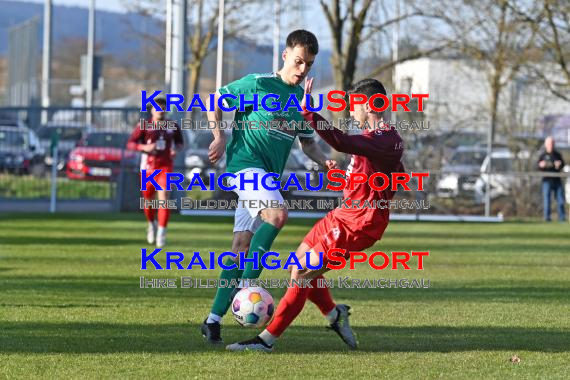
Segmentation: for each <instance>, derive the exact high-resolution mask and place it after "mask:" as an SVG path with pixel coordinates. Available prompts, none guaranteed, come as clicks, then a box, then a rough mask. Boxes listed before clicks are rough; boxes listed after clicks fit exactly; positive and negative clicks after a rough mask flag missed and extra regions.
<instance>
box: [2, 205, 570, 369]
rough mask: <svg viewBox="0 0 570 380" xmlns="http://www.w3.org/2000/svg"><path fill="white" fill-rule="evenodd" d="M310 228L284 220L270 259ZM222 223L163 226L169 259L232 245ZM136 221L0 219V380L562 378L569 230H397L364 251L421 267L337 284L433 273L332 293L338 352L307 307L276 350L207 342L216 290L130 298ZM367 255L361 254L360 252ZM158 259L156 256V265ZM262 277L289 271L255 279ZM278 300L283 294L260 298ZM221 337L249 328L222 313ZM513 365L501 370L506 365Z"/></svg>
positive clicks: (569, 341) (530, 226) (569, 316)
mask: <svg viewBox="0 0 570 380" xmlns="http://www.w3.org/2000/svg"><path fill="white" fill-rule="evenodd" d="M311 223H312V222H309V221H304V222H297V221H290V224H289V225H288V226H287V227H286V228H285V229H284V230H283V232H282V233H281V235H280V236H279V237H278V238H277V241H276V243H275V245H274V247H273V248H274V249H275V250H276V251H280V252H287V251H289V250H290V249H295V248H296V246H297V244H298V243H299V242H300V241H301V239H302V237H303V236H304V234H305V233H306V232H307V231H308V230H309V228H310V226H311ZM231 227H232V223H231V220H229V219H207V218H191V217H178V216H176V217H174V218H173V221H172V222H171V226H170V229H169V243H170V244H169V246H168V248H169V250H173V251H182V252H184V253H191V252H192V251H210V250H214V251H216V252H219V251H223V250H227V249H229V247H230V241H231V233H230V231H231ZM144 238H145V222H144V221H143V217H142V214H141V215H94V216H89V217H87V216H86V215H55V216H53V215H47V214H41V215H40V214H38V215H14V214H11V215H6V214H3V215H0V378H14V377H18V378H30V377H36V378H100V377H104V378H159V377H160V378H162V377H168V378H197V379H202V378H230V377H231V378H234V379H240V378H251V379H265V378H304V379H305V378H307V379H309V378H327V379H354V378H422V379H424V378H446V379H447V378H465V379H472V378H501V379H503V378H548V379H550V378H568V376H569V373H570V370H569V368H570V226H569V225H568V224H556V223H553V224H543V223H538V222H520V223H504V224H451V223H447V224H443V223H441V224H440V223H401V222H400V223H397V222H394V223H393V224H391V225H390V227H389V228H388V230H387V232H386V234H385V237H384V240H383V241H382V242H381V243H379V244H377V245H376V246H375V247H374V248H376V249H377V250H383V251H398V250H403V251H411V250H429V251H430V257H429V258H427V259H425V270H424V271H418V270H411V271H403V270H398V271H392V270H390V271H382V272H381V273H378V272H376V271H373V270H371V269H370V268H366V267H364V266H360V267H359V268H358V270H357V271H354V272H352V273H351V272H350V271H348V270H343V271H341V273H339V274H335V275H334V276H335V277H336V276H338V275H352V276H353V277H355V278H378V277H383V278H393V279H394V278H396V279H400V278H408V279H411V278H417V279H422V278H423V279H430V281H431V287H430V288H429V289H333V295H335V297H336V299H337V301H338V302H343V303H348V304H350V305H351V306H352V307H353V316H352V322H353V326H354V330H355V332H356V333H357V334H358V338H359V342H360V349H359V350H358V351H356V352H349V351H348V350H347V349H345V347H344V345H343V343H342V342H341V341H340V339H339V338H338V337H337V336H336V335H334V333H332V332H330V331H328V330H326V329H325V328H324V326H325V322H324V320H323V318H322V316H321V315H320V314H319V313H318V311H317V309H316V308H315V307H314V306H313V305H310V304H308V305H307V307H306V308H305V310H304V311H303V312H302V313H301V315H300V317H299V318H298V319H297V320H296V321H295V323H294V325H293V326H292V327H291V328H290V329H289V330H288V331H287V332H286V333H285V335H284V336H283V337H282V339H281V340H280V341H279V342H278V345H277V346H276V351H275V352H274V353H272V354H261V353H251V352H249V353H227V352H225V351H224V350H223V348H220V347H210V346H207V345H206V344H205V343H204V342H203V339H202V337H201V335H200V334H199V325H200V323H201V322H202V321H203V319H204V317H205V315H206V314H207V312H208V311H209V305H210V300H211V299H212V296H213V295H214V290H213V289H180V288H178V289H140V288H139V276H141V275H144V276H145V277H154V278H179V277H180V276H184V275H186V276H188V275H190V276H192V277H203V278H215V277H217V275H218V273H217V271H201V270H192V271H189V272H187V271H174V270H173V271H155V270H152V271H146V272H142V271H141V270H140V269H139V268H140V249H141V248H142V247H145V244H143V243H145V242H144ZM369 252H372V250H369ZM162 262H163V263H164V259H162ZM263 276H264V277H277V278H283V277H285V274H284V273H283V272H282V271H281V272H277V271H273V272H269V271H266V272H265V273H264V274H263ZM272 294H273V295H274V297H275V298H276V300H277V299H278V298H280V297H281V296H282V294H283V290H282V289H274V290H272ZM223 333H224V339H225V341H226V342H227V343H232V342H234V341H237V340H241V339H244V338H249V337H251V336H252V335H253V334H254V333H255V330H246V329H244V328H240V327H238V326H237V325H236V324H235V323H234V321H233V320H232V318H229V317H228V318H226V320H225V323H224V328H223ZM515 354H516V355H518V356H519V357H520V358H521V362H520V363H519V364H512V363H510V361H509V359H510V358H511V356H512V355H515Z"/></svg>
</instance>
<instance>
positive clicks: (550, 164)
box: [538, 136, 566, 222]
mask: <svg viewBox="0 0 570 380" xmlns="http://www.w3.org/2000/svg"><path fill="white" fill-rule="evenodd" d="M563 167H564V160H563V159H562V155H561V154H560V152H558V151H557V150H555V149H554V139H553V138H552V136H548V137H547V138H546V139H545V140H544V152H542V153H541V154H540V157H539V158H538V169H539V170H540V171H543V172H552V173H560V172H561V171H562V168H563ZM552 193H554V195H555V197H556V202H557V203H558V208H557V210H558V220H560V221H563V220H565V219H566V213H565V210H564V185H563V184H562V178H560V177H547V176H545V177H542V195H543V197H544V220H546V221H547V222H550V220H551V219H550V200H551V194H552Z"/></svg>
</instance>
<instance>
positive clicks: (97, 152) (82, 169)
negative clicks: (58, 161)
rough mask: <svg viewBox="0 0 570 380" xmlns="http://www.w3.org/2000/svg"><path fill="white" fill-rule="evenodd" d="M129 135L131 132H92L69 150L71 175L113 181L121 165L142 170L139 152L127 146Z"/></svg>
mask: <svg viewBox="0 0 570 380" xmlns="http://www.w3.org/2000/svg"><path fill="white" fill-rule="evenodd" d="M128 139H129V134H128V133H117V132H92V133H89V134H88V135H87V136H85V137H84V138H83V139H81V141H80V142H79V143H78V144H77V147H75V148H74V149H73V150H72V151H71V152H70V153H69V160H68V161H67V170H66V172H67V177H68V178H70V179H83V180H99V181H109V180H115V179H116V178H117V176H118V175H119V173H120V170H121V166H122V167H123V168H126V169H129V170H133V168H134V169H137V170H138V159H139V154H138V152H135V151H132V150H127V149H126V146H127V140H128ZM121 161H122V163H123V164H122V165H121Z"/></svg>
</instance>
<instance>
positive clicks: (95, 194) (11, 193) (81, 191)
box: [0, 174, 117, 199]
mask: <svg viewBox="0 0 570 380" xmlns="http://www.w3.org/2000/svg"><path fill="white" fill-rule="evenodd" d="M116 185H117V184H116V183H115V182H101V181H79V180H70V179H68V178H61V177H60V178H58V179H57V197H58V198H59V199H110V198H111V195H112V194H114V192H115V188H116ZM50 196H51V179H50V177H34V176H31V175H12V174H0V198H11V199H13V198H18V199H37V198H44V199H49V198H50Z"/></svg>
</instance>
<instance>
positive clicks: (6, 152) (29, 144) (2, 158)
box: [0, 126, 45, 176]
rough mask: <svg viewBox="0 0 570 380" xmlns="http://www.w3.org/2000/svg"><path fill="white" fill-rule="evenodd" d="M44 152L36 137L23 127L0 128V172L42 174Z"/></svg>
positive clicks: (32, 132)
mask: <svg viewBox="0 0 570 380" xmlns="http://www.w3.org/2000/svg"><path fill="white" fill-rule="evenodd" d="M44 154H45V152H44V150H43V149H42V147H41V146H40V142H39V139H38V136H37V135H36V134H35V133H34V131H32V130H31V129H28V128H25V127H14V126H0V170H1V171H8V172H10V173H15V174H33V175H37V176H40V175H43V174H44V172H45V171H44V165H43V160H44Z"/></svg>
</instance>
